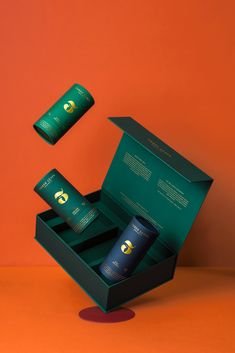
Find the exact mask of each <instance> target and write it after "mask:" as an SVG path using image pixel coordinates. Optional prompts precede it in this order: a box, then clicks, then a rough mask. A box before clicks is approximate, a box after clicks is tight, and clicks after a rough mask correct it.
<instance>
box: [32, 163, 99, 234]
mask: <svg viewBox="0 0 235 353" xmlns="http://www.w3.org/2000/svg"><path fill="white" fill-rule="evenodd" d="M34 191H36V193H37V194H38V195H40V196H41V197H42V198H43V199H44V200H45V201H46V202H47V203H48V204H49V205H50V206H51V208H52V209H53V210H54V211H55V212H56V213H57V214H58V215H59V216H60V217H61V218H63V219H64V221H65V222H66V223H67V224H68V225H69V226H70V227H71V228H72V229H73V230H74V231H75V232H76V233H81V232H82V231H83V230H84V229H85V228H86V227H88V226H89V224H90V223H91V222H93V221H94V220H95V219H96V217H97V216H98V215H99V213H98V211H97V209H96V208H94V207H93V206H92V204H90V203H89V201H88V200H87V199H86V198H85V197H84V196H83V195H82V194H80V192H79V191H78V190H76V189H75V188H74V187H73V185H71V184H70V182H69V181H68V180H67V179H65V178H64V176H63V175H62V174H61V173H59V172H58V170H56V169H52V170H51V171H50V172H49V173H47V174H46V175H45V176H44V177H43V178H42V179H41V180H40V181H39V182H38V183H37V185H36V186H35V188H34Z"/></svg>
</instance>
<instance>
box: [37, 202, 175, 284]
mask: <svg viewBox="0 0 235 353" xmlns="http://www.w3.org/2000/svg"><path fill="white" fill-rule="evenodd" d="M90 202H92V203H93V205H94V206H95V207H96V208H97V209H98V210H99V213H100V215H99V217H98V218H97V219H96V220H95V221H94V222H92V223H91V224H90V225H89V226H88V227H87V228H86V229H85V230H84V231H83V232H82V233H81V234H77V233H75V232H74V231H73V230H72V229H71V228H70V227H69V226H68V225H67V224H66V223H65V222H64V221H63V219H62V218H60V217H59V216H57V215H56V214H55V212H54V211H52V210H51V211H47V212H44V213H43V214H41V215H40V216H41V218H42V219H43V221H44V222H45V223H46V224H47V226H49V227H50V228H51V229H52V230H53V231H54V235H55V236H56V237H57V238H59V240H60V241H62V243H64V245H65V246H66V247H69V248H70V249H71V250H72V251H73V253H74V254H75V255H76V256H78V257H79V258H80V259H82V261H83V262H85V263H86V265H87V266H89V267H90V268H91V269H92V270H93V271H94V272H95V274H96V275H98V276H100V277H101V278H102V279H103V280H104V282H105V283H106V284H107V285H108V286H112V283H111V282H109V281H108V280H107V279H106V278H105V277H104V276H102V274H100V272H99V266H100V264H101V263H102V262H103V261H104V259H105V257H106V256H107V254H108V252H109V251H110V250H111V248H112V246H113V245H114V243H115V241H116V239H117V238H118V237H119V236H120V234H121V233H122V231H123V229H124V228H125V226H126V223H125V222H124V221H123V219H121V217H119V216H118V213H116V212H115V213H114V212H112V210H111V208H110V207H109V206H110V205H106V204H105V203H104V202H103V201H101V200H100V199H98V200H90ZM156 242H158V244H157V246H156V247H155V249H157V251H154V253H153V252H151V256H150V254H149V252H148V253H147V254H146V255H145V257H144V259H143V260H142V261H141V262H140V264H139V265H138V267H137V268H136V270H135V271H134V273H133V275H134V274H136V273H139V272H141V271H144V270H147V269H148V268H149V267H151V266H153V265H156V264H158V263H160V262H161V261H163V260H165V259H166V258H168V257H170V256H172V255H173V253H172V251H170V250H169V249H168V248H166V247H165V246H164V245H163V244H162V243H161V242H160V241H158V239H157V240H156Z"/></svg>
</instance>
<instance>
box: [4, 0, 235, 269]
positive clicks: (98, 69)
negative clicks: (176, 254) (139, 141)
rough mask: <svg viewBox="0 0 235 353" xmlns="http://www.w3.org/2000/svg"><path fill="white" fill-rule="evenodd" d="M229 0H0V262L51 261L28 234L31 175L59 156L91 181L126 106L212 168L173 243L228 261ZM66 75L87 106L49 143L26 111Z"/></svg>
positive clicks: (33, 201)
mask: <svg viewBox="0 0 235 353" xmlns="http://www.w3.org/2000/svg"><path fill="white" fill-rule="evenodd" d="M234 10H235V6H234V1H228V0H219V1H216V0H208V1H205V0H194V1H186V0H185V1H182V0H179V1H170V0H166V1H157V0H145V1H139V0H121V1H117V0H116V1H112V0H109V1H106V0H99V1H98V0H95V1H94V0H90V1H80V0H66V1H65V0H58V1H51V0H40V1H39V0H33V1H32V0H15V1H11V0H8V1H1V4H0V16H1V18H0V37H1V38H0V46H1V56H0V64H1V65H0V70H1V94H0V95H1V138H0V144H1V146H0V147H1V160H0V163H1V203H0V208H1V209H0V211H1V223H0V227H1V233H0V236H1V246H0V262H1V263H0V264H2V265H31V264H35V265H38V264H39V265H40V264H53V263H54V262H53V260H52V259H51V258H50V257H49V256H48V255H47V254H46V253H45V252H44V251H43V250H42V249H41V248H40V247H39V246H38V245H37V244H36V242H35V241H34V239H33V237H34V228H35V214H36V213H38V212H40V211H43V210H45V209H47V205H46V204H45V203H44V202H43V201H42V200H41V199H40V198H39V197H38V196H37V195H36V194H35V193H34V192H33V187H34V184H35V183H36V182H37V181H38V180H39V179H40V178H41V177H42V176H43V175H44V174H45V173H46V172H47V171H48V170H49V169H51V168H53V167H56V168H58V169H59V170H60V171H61V172H62V173H63V174H64V175H65V176H66V177H67V178H68V179H70V180H71V182H72V183H73V184H74V185H75V186H76V187H77V188H78V189H79V190H80V191H81V192H82V193H87V192H90V191H93V190H95V189H97V188H99V187H100V186H101V183H102V180H103V178H104V176H105V174H106V172H107V169H108V166H109V164H110V162H111V159H112V156H113V154H114V151H115V149H116V147H117V144H118V142H119V139H120V136H121V134H120V131H119V130H118V129H117V128H115V127H114V126H113V125H112V124H110V123H109V122H108V121H107V119H106V118H107V116H110V115H113V116H115V115H116V116H124V115H130V116H133V117H134V118H135V119H136V120H138V121H139V122H140V123H142V124H143V125H144V126H145V127H146V128H148V129H150V130H151V131H152V132H153V133H155V134H156V135H158V136H159V137H160V138H161V139H163V140H164V141H165V142H167V143H168V144H170V145H171V146H172V147H173V148H175V149H176V150H177V151H179V152H180V153H182V154H183V155H184V156H185V157H187V158H189V159H190V160H191V161H192V162H193V163H195V164H196V165H198V166H199V167H201V168H202V169H203V170H205V172H207V173H208V174H209V175H211V176H212V177H214V179H215V183H214V185H213V186H212V189H211V191H210V193H209V195H208V198H207V200H206V202H205V204H204V205H203V207H202V209H201V212H200V215H199V217H198V218H197V220H196V223H195V224H194V226H193V229H192V231H191V233H190V236H189V237H188V240H187V241H186V244H185V247H184V249H183V251H182V253H181V257H180V263H181V264H187V265H205V266H207V265H208V266H212V265H213V266H220V265H225V266H232V265H235V257H234V256H233V255H234V246H235V235H234V229H235V221H234V220H235V217H234V188H235V187H234V184H235V183H234V180H235V170H234V147H233V144H234V108H235V104H234V82H235V77H234V76H235V75H234V62H235V57H234V53H235V51H234V34H235V31H234V30H235V22H234ZM74 82H78V83H81V84H83V85H84V86H85V87H86V88H87V89H88V90H90V91H91V92H92V94H93V95H94V97H95V100H96V104H95V106H94V107H93V108H92V109H91V110H90V111H89V112H88V113H87V114H86V116H85V117H84V118H83V119H81V120H80V122H79V123H78V124H77V125H76V126H75V127H74V128H73V129H72V130H71V131H70V132H69V133H68V134H67V135H66V136H64V138H63V139H62V140H61V141H60V142H59V143H58V144H57V145H56V146H50V145H48V144H46V143H45V142H44V141H43V140H42V139H41V138H39V137H38V136H37V135H36V133H35V132H34V131H33V129H32V124H33V122H34V121H35V120H36V119H38V117H39V116H40V115H41V114H42V113H44V112H45V111H46V110H47V109H48V108H49V106H50V105H52V104H53V102H54V101H55V100H56V99H57V98H58V97H59V96H60V95H61V94H62V93H63V92H64V91H65V90H66V89H67V88H68V87H69V86H70V85H71V84H73V83H74Z"/></svg>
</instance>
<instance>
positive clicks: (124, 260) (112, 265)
mask: <svg viewBox="0 0 235 353" xmlns="http://www.w3.org/2000/svg"><path fill="white" fill-rule="evenodd" d="M158 235H159V232H158V230H157V229H156V228H155V227H154V226H153V225H152V224H151V223H150V222H149V221H148V220H147V219H145V218H143V217H141V216H135V217H133V218H132V220H131V222H130V223H129V224H128V226H127V227H126V229H125V230H124V232H123V233H122V234H121V236H120V237H119V239H118V240H117V242H116V243H115V244H114V246H113V248H112V249H111V251H110V252H109V254H108V256H107V257H106V259H105V260H104V262H103V263H102V264H101V265H100V272H101V273H102V274H103V275H104V276H105V277H106V278H107V279H108V280H110V281H112V282H118V281H121V280H123V279H126V278H127V277H129V276H130V275H131V273H132V272H133V271H134V270H135V268H136V267H137V265H138V264H139V263H140V261H141V260H142V259H143V257H144V255H145V254H146V253H147V251H148V250H149V248H150V247H151V245H152V244H153V242H154V241H155V239H156V238H157V237H158Z"/></svg>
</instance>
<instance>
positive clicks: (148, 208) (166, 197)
mask: <svg viewBox="0 0 235 353" xmlns="http://www.w3.org/2000/svg"><path fill="white" fill-rule="evenodd" d="M109 120H110V121H112V122H113V123H114V124H115V125H117V126H118V127H119V128H121V129H122V130H123V132H124V134H123V136H122V139H121V141H120V143H119V146H118V148H117V151H116V153H115V155H114V158H113V161H112V163H111V165H110V168H109V170H108V173H107V175H106V177H105V180H104V182H103V185H102V192H104V193H105V194H106V195H107V196H108V197H109V198H111V199H112V200H113V201H114V203H115V204H117V205H118V206H119V207H121V208H122V209H123V210H124V212H125V213H127V214H128V215H129V216H130V217H131V216H133V215H136V214H139V215H142V216H143V217H145V218H147V219H148V220H149V221H151V222H152V223H153V224H154V225H155V226H157V227H158V229H159V231H160V236H159V240H160V241H161V242H163V243H164V244H165V245H166V246H167V247H168V248H170V249H171V250H172V251H174V252H178V251H179V250H180V249H181V247H182V245H183V243H184V240H185V238H186V236H187V235H188V232H189V230H190V228H191V226H192V224H193V222H194V220H195V218H196V215H197V213H198V211H199V209H200V207H201V205H202V203H203V201H204V199H205V197H206V194H207V192H208V190H209V188H210V186H211V183H212V181H213V179H212V178H211V177H209V176H208V175H207V174H205V173H204V172H203V171H202V170H200V169H199V168H197V167H196V166H195V165H193V164H192V163H191V162H189V161H188V160H187V159H185V158H184V157H182V156H181V155H180V154H179V153H177V152H176V151H174V150H173V149H172V148H171V147H169V146H168V145H166V144H165V143H164V142H163V141H161V140H160V139H159V138H158V137H156V136H155V135H153V134H152V133H150V132H149V131H148V130H146V129H145V128H144V127H143V126H141V125H140V124H139V123H137V122H136V121H135V120H134V119H132V118H130V117H111V118H109ZM153 251H154V245H153Z"/></svg>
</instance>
